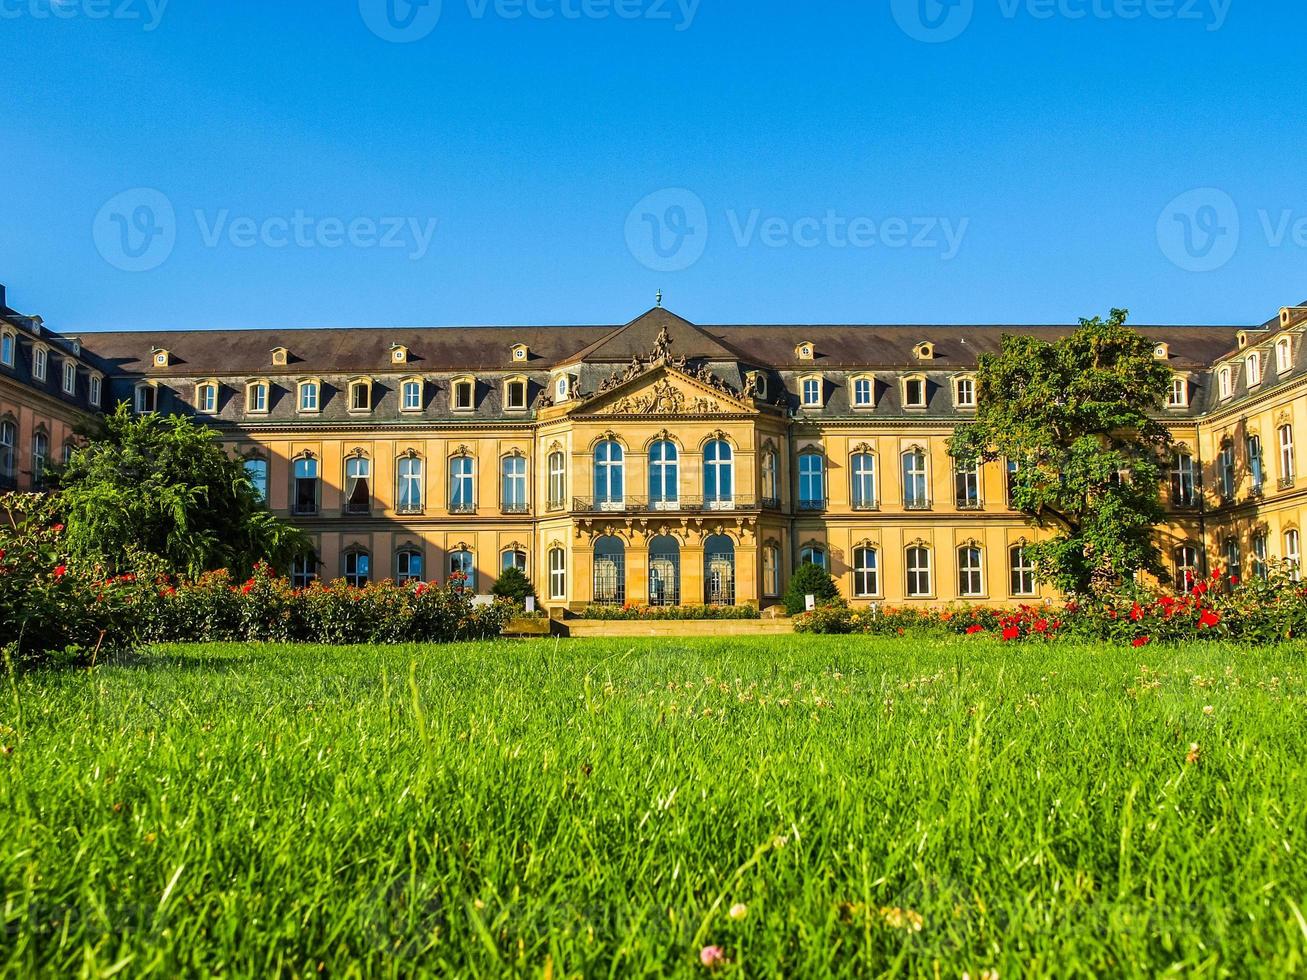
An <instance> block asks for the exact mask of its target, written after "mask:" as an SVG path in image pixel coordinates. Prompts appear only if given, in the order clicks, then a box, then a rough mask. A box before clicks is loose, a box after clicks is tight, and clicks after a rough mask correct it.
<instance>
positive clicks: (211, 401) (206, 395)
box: [195, 381, 218, 415]
mask: <svg viewBox="0 0 1307 980" xmlns="http://www.w3.org/2000/svg"><path fill="white" fill-rule="evenodd" d="M195 408H196V410H197V411H200V412H203V413H204V414H205V415H213V414H214V413H215V412H217V411H218V386H217V385H216V384H214V383H213V382H212V381H206V382H204V383H203V384H201V385H199V386H198V387H197V388H196V389H195Z"/></svg>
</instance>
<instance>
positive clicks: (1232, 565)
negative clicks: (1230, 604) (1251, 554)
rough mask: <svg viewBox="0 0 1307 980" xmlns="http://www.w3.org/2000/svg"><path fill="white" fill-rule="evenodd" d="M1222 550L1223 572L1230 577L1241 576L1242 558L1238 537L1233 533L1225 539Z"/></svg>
mask: <svg viewBox="0 0 1307 980" xmlns="http://www.w3.org/2000/svg"><path fill="white" fill-rule="evenodd" d="M1222 550H1223V551H1224V553H1225V573H1226V574H1227V575H1229V576H1231V577H1232V578H1236V579H1237V578H1242V577H1243V567H1242V564H1243V563H1242V558H1243V556H1242V555H1241V554H1240V551H1239V539H1238V538H1237V537H1235V536H1234V535H1233V534H1232V535H1230V536H1229V537H1228V538H1226V539H1225V544H1224V547H1223V548H1222Z"/></svg>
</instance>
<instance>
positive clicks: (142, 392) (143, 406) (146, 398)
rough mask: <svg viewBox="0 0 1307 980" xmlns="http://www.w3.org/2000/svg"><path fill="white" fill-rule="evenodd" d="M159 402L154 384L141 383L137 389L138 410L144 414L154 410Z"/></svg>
mask: <svg viewBox="0 0 1307 980" xmlns="http://www.w3.org/2000/svg"><path fill="white" fill-rule="evenodd" d="M157 404H158V398H157V392H156V390H155V387H154V385H141V386H140V387H138V388H137V389H136V411H137V413H138V414H141V415H144V414H145V413H146V412H153V411H154V410H155V407H156V405H157Z"/></svg>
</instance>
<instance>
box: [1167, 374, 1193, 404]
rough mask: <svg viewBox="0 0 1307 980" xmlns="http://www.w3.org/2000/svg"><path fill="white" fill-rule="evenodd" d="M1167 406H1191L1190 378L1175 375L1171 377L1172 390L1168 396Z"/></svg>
mask: <svg viewBox="0 0 1307 980" xmlns="http://www.w3.org/2000/svg"><path fill="white" fill-rule="evenodd" d="M1166 407H1167V408H1188V407H1189V379H1188V378H1185V377H1174V378H1172V379H1171V390H1170V392H1169V393H1168V394H1167V396H1166Z"/></svg>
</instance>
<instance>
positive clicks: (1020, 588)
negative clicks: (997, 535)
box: [1008, 544, 1035, 596]
mask: <svg viewBox="0 0 1307 980" xmlns="http://www.w3.org/2000/svg"><path fill="white" fill-rule="evenodd" d="M1008 571H1009V572H1010V573H1011V577H1012V580H1011V585H1010V591H1011V593H1012V595H1014V596H1029V595H1034V594H1035V563H1034V562H1032V561H1031V560H1030V558H1029V556H1027V555H1026V548H1025V545H1020V544H1019V545H1015V546H1014V547H1012V548H1010V549H1009V550H1008Z"/></svg>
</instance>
